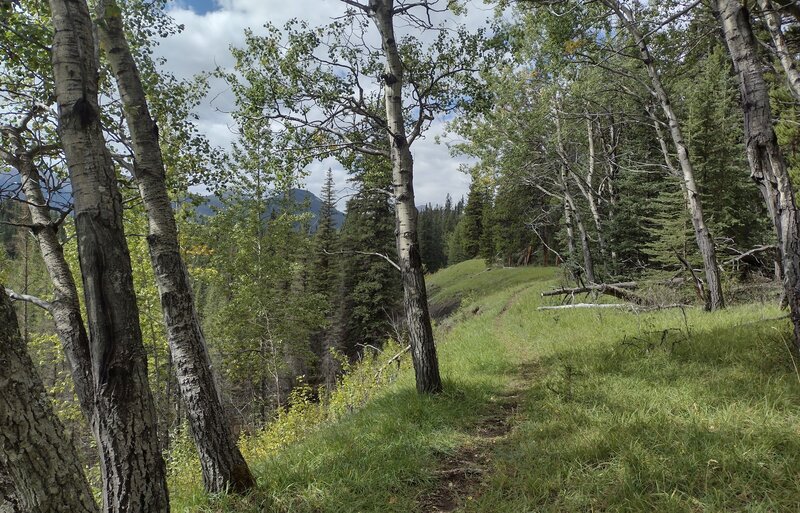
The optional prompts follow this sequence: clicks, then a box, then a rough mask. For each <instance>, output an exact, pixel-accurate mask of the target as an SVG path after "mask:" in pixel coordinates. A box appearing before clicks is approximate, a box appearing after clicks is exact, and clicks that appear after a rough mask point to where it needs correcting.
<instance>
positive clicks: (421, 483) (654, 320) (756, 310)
mask: <svg viewBox="0 0 800 513" xmlns="http://www.w3.org/2000/svg"><path fill="white" fill-rule="evenodd" d="M484 269H485V267H484V266H483V265H482V263H480V262H476V261H471V262H465V263H463V264H459V265H458V266H454V267H452V268H449V269H445V270H443V271H441V272H440V273H438V274H436V275H434V276H433V277H432V278H431V279H430V280H429V282H430V283H431V287H432V289H433V294H432V295H431V296H432V298H434V300H435V301H444V300H447V299H448V298H453V297H460V298H462V299H463V300H464V304H463V306H462V309H461V312H460V313H459V314H458V315H457V318H458V319H459V321H458V322H456V323H454V324H453V325H452V328H451V329H450V330H448V331H447V332H446V333H444V332H442V333H440V334H439V344H440V345H439V348H440V351H439V352H440V362H441V366H442V373H443V376H444V378H445V386H446V392H445V394H443V395H442V396H440V397H420V396H418V395H417V394H416V393H415V392H414V387H413V376H412V373H411V372H410V370H409V369H407V368H406V369H405V370H403V371H401V373H400V374H399V376H398V379H397V380H396V381H395V382H394V383H392V384H391V385H389V386H386V387H384V388H382V389H380V390H379V391H378V392H377V393H376V394H374V396H373V398H372V399H371V400H370V401H369V402H368V403H367V404H366V405H365V406H364V407H363V408H361V409H359V410H356V411H355V412H354V413H352V414H349V415H346V416H344V417H342V418H340V419H339V420H338V421H335V422H331V423H327V424H324V425H322V426H321V427H320V428H319V429H318V430H316V431H315V432H313V433H310V434H309V435H308V436H306V437H305V438H304V439H303V440H301V441H299V442H295V443H291V444H289V445H288V446H286V447H284V448H281V449H277V450H274V451H272V452H270V453H269V455H268V456H266V457H260V458H258V459H253V458H251V465H252V467H253V470H254V471H255V473H256V475H257V478H258V481H259V489H258V490H257V491H256V492H255V493H253V494H252V495H251V496H249V497H246V498H236V497H219V498H208V497H206V496H205V495H203V494H202V493H200V492H199V486H198V485H195V486H190V485H186V484H185V483H186V482H187V480H186V479H185V478H184V479H180V477H181V476H174V481H173V482H180V483H181V486H180V487H176V486H173V489H172V491H171V494H172V497H173V505H174V506H173V507H174V510H175V511H198V510H202V511H242V512H250V511H253V512H255V511H282V512H283V511H285V512H289V511H291V512H394V511H396V512H408V511H415V509H416V508H417V503H418V501H419V499H420V497H422V496H424V495H425V494H426V493H428V492H430V491H431V490H432V489H434V488H435V487H436V486H437V479H436V470H437V468H438V467H439V466H440V465H441V463H440V462H441V460H442V458H444V457H445V456H446V455H450V454H454V453H455V452H456V450H457V448H458V447H459V446H462V445H464V444H468V443H471V442H473V441H474V426H475V425H476V423H478V422H479V421H480V419H481V418H482V417H485V416H486V415H488V414H489V412H490V408H491V400H492V398H494V397H496V396H499V395H503V394H507V393H508V391H509V390H510V389H511V388H513V387H519V386H520V369H521V368H524V369H527V370H526V374H525V377H526V379H525V381H524V383H522V386H523V391H522V392H521V394H520V399H519V400H520V404H519V408H518V411H517V413H516V415H515V416H514V417H513V428H512V430H511V432H510V433H509V434H508V435H507V436H506V437H505V439H503V440H502V441H501V442H499V443H498V444H496V445H494V446H493V452H492V463H491V465H492V467H491V469H490V471H489V472H487V473H486V474H485V475H486V476H487V478H486V479H485V480H484V481H483V482H482V483H478V484H476V488H475V489H474V490H473V491H472V493H471V495H472V500H466V501H465V504H464V511H468V512H474V513H478V512H512V513H514V512H529V511H563V512H573V511H687V512H688V511H800V400H799V399H798V397H800V384H798V376H797V375H796V374H795V371H794V368H793V367H792V363H791V359H790V357H789V353H788V350H787V346H786V342H785V338H786V337H788V335H789V330H788V327H787V322H786V321H785V320H780V321H770V320H768V319H770V318H773V317H777V316H779V315H780V312H779V311H778V309H777V308H775V307H774V306H769V305H767V306H765V305H744V306H736V307H733V308H730V309H728V310H726V311H724V312H720V313H715V314H707V313H704V312H702V311H699V310H695V309H687V310H686V312H685V314H684V312H682V311H681V310H665V311H661V312H653V313H647V314H638V315H637V314H633V313H628V312H623V311H610V310H594V311H592V310H581V311H547V312H541V311H536V307H537V306H539V305H541V304H542V301H543V300H542V298H541V297H540V295H539V292H540V291H541V290H544V289H547V288H549V287H550V286H551V285H553V284H554V283H555V278H556V271H555V270H554V269H534V268H528V269H502V270H501V269H495V270H492V271H490V272H483V271H484ZM476 311H477V314H473V312H476ZM687 329H688V333H687ZM665 330H666V331H665Z"/></svg>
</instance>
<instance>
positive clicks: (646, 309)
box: [537, 303, 690, 312]
mask: <svg viewBox="0 0 800 513" xmlns="http://www.w3.org/2000/svg"><path fill="white" fill-rule="evenodd" d="M688 306H690V305H684V304H683V303H675V304H669V305H653V306H641V305H637V304H633V303H575V304H572V305H557V306H540V307H538V308H537V310H569V309H571V308H620V309H623V310H630V311H632V312H649V311H654V310H666V309H668V308H686V307H688Z"/></svg>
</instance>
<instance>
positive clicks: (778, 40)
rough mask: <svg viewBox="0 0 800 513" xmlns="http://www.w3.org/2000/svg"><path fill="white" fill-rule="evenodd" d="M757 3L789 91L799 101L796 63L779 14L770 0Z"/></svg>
mask: <svg viewBox="0 0 800 513" xmlns="http://www.w3.org/2000/svg"><path fill="white" fill-rule="evenodd" d="M758 5H759V6H760V7H761V11H762V12H763V13H764V18H765V19H766V21H767V27H768V28H769V34H770V36H771V37H772V44H774V45H775V52H776V53H777V54H778V59H779V60H780V62H781V66H783V71H784V73H785V74H786V82H787V85H788V86H789V91H791V93H792V96H794V99H795V100H797V101H800V72H798V70H797V63H795V61H794V59H793V58H792V52H791V51H790V50H789V45H787V44H786V38H785V37H784V35H783V29H782V28H781V14H780V12H778V10H777V8H776V6H775V5H774V4H773V3H772V1H771V0H758Z"/></svg>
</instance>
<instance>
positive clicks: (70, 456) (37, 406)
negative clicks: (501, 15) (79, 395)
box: [0, 286, 97, 513]
mask: <svg viewBox="0 0 800 513" xmlns="http://www.w3.org/2000/svg"><path fill="white" fill-rule="evenodd" d="M0 362H2V369H0V472H2V471H7V472H8V474H9V476H10V477H11V482H12V483H13V484H14V488H15V489H16V500H18V501H19V502H20V506H21V510H22V511H26V512H30V513H57V512H64V513H81V512H83V513H95V512H97V505H96V504H95V503H94V498H93V497H92V492H91V490H90V489H89V483H88V482H87V481H86V476H85V475H84V473H83V468H82V467H81V464H80V460H79V458H78V454H77V453H76V452H75V448H74V447H73V446H72V445H70V443H69V441H68V440H67V439H66V438H65V437H64V426H62V425H61V422H60V421H59V420H58V417H56V414H55V412H54V411H53V407H52V405H51V404H50V399H49V398H48V397H47V393H46V392H45V389H44V385H43V384H42V381H41V380H40V379H39V376H38V374H37V373H36V368H35V367H34V366H33V361H32V360H31V358H30V356H29V355H28V351H27V348H26V347H25V343H24V342H23V341H22V337H21V336H20V334H19V325H18V323H17V314H16V312H14V308H13V307H12V306H11V301H10V300H9V299H8V296H7V295H6V293H5V289H4V288H3V287H2V286H0ZM9 509H10V508H9Z"/></svg>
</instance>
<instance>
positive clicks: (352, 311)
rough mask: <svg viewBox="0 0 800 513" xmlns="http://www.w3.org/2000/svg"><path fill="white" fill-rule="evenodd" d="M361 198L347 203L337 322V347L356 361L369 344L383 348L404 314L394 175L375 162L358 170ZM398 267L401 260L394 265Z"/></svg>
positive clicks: (362, 162)
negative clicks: (393, 201) (391, 199)
mask: <svg viewBox="0 0 800 513" xmlns="http://www.w3.org/2000/svg"><path fill="white" fill-rule="evenodd" d="M353 167H354V168H355V173H354V174H355V176H354V179H353V181H354V182H355V183H356V185H357V187H358V192H357V193H356V194H355V195H354V196H353V197H352V198H351V199H350V201H348V202H347V216H346V217H345V222H344V226H343V228H342V234H341V246H340V247H341V251H342V253H343V255H342V271H341V284H340V288H339V305H340V306H339V313H338V320H337V328H338V337H337V338H338V346H339V349H340V350H341V351H343V352H344V353H345V354H347V355H348V356H350V357H355V356H356V355H357V354H358V353H359V351H360V349H361V348H362V347H363V346H364V345H365V344H370V345H374V346H377V347H380V346H381V345H382V344H383V342H384V341H385V340H386V339H387V338H388V336H389V335H390V334H391V333H392V331H393V327H392V325H391V321H392V319H395V318H397V314H398V312H400V311H401V310H402V309H401V303H400V298H402V293H401V290H400V284H399V282H398V279H397V276H398V271H397V269H395V268H394V267H392V265H390V264H389V263H388V262H387V261H386V260H385V259H384V258H381V257H379V256H375V255H372V254H364V253H378V254H381V255H385V256H386V257H387V258H389V259H391V260H395V256H396V249H395V236H394V230H395V217H394V211H393V209H392V205H391V204H390V202H389V195H388V194H387V193H386V191H387V190H388V189H389V187H390V185H391V176H390V174H389V169H388V168H387V167H386V166H384V165H382V163H381V162H379V161H376V160H374V159H370V158H365V159H363V160H362V159H359V161H358V162H356V163H355V165H354V166H353ZM395 261H396V260H395Z"/></svg>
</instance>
